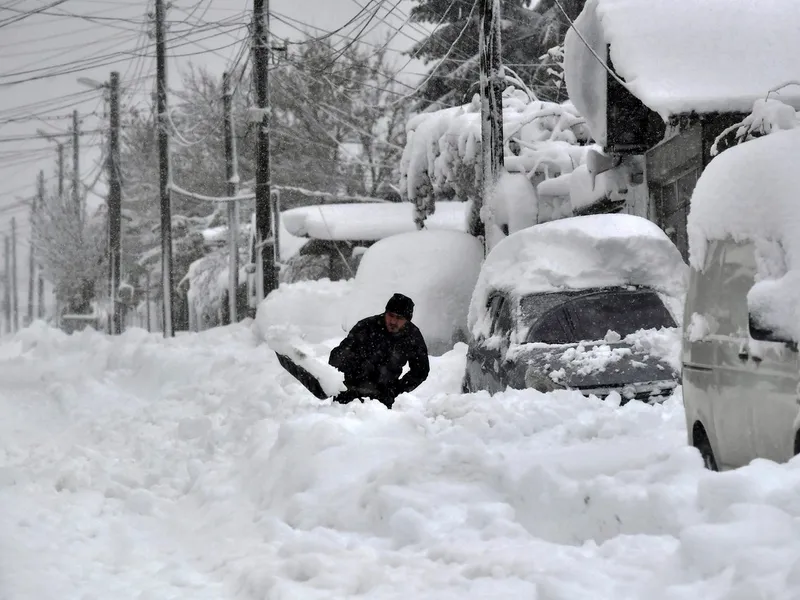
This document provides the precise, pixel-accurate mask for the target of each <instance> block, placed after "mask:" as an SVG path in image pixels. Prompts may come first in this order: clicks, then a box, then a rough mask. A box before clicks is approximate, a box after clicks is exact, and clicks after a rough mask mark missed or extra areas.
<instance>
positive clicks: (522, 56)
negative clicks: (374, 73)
mask: <svg viewBox="0 0 800 600" xmlns="http://www.w3.org/2000/svg"><path fill="white" fill-rule="evenodd" d="M585 1H586V0H559V2H560V4H561V7H563V9H564V10H565V11H566V13H567V15H569V18H570V20H574V19H575V18H576V17H577V16H578V14H580V11H581V10H582V9H583V5H584V4H585ZM501 16H502V19H503V21H502V23H503V41H502V58H503V63H504V64H505V65H506V66H508V67H509V68H510V69H511V70H513V71H514V72H515V73H517V74H518V75H519V77H520V79H521V80H522V81H523V82H525V83H526V84H527V85H528V86H529V87H531V88H532V89H533V91H534V92H535V93H536V95H537V97H538V98H540V99H541V100H548V101H552V102H562V101H563V100H565V99H566V91H565V90H564V89H561V88H559V87H558V86H555V85H554V84H553V77H552V73H551V72H550V71H551V70H552V68H553V66H554V64H555V63H557V62H558V58H557V56H552V55H550V54H548V53H549V51H550V49H551V48H554V47H556V46H558V45H559V44H561V43H563V40H564V36H565V35H566V31H567V28H568V27H569V24H568V21H567V18H566V17H565V16H564V13H563V12H562V11H561V8H559V6H558V4H556V3H555V2H554V0H540V1H539V2H536V1H531V0H501ZM411 18H412V20H414V21H417V22H420V23H425V24H427V25H429V26H433V27H434V30H433V32H432V33H431V34H430V36H428V37H426V38H425V39H424V40H422V41H420V42H419V43H418V44H416V45H415V46H414V47H413V48H411V50H410V51H409V54H410V55H411V56H414V57H416V58H420V59H423V60H424V61H426V63H430V69H429V73H431V72H432V73H433V76H432V77H430V79H428V80H427V82H426V83H425V84H424V85H423V86H422V89H421V90H420V94H419V95H420V99H421V100H422V106H423V107H424V106H427V105H428V104H431V103H434V102H436V103H437V107H438V108H442V107H446V106H455V105H459V104H463V103H466V102H469V101H470V100H471V99H472V96H473V95H474V94H475V93H476V92H479V89H478V82H479V68H480V60H479V53H478V50H479V48H478V40H479V31H480V0H417V5H416V6H415V7H414V8H412V10H411Z"/></svg>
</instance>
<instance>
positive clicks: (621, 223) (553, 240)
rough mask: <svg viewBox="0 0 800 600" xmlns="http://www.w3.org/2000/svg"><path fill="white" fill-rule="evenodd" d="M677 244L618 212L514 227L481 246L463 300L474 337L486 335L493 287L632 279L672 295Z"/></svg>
mask: <svg viewBox="0 0 800 600" xmlns="http://www.w3.org/2000/svg"><path fill="white" fill-rule="evenodd" d="M686 276H687V269H686V264H685V263H684V262H683V259H682V258H681V255H680V252H679V251H678V249H677V248H676V247H675V245H674V244H673V243H672V242H671V241H670V239H669V238H668V237H667V236H666V234H665V233H664V232H663V231H662V230H661V229H660V228H659V227H658V226H657V225H655V224H654V223H652V222H651V221H648V220H647V219H643V218H640V217H635V216H632V215H624V214H612V215H589V216H584V217H572V218H568V219H561V220H559V221H553V222H550V223H543V224H541V225H536V226H534V227H530V228H528V229H525V230H523V231H520V232H517V233H515V234H513V235H511V236H509V237H507V238H506V239H504V240H503V241H501V242H500V243H499V244H498V245H497V246H495V248H494V249H492V251H491V252H490V253H489V256H488V257H487V258H486V261H485V262H484V266H483V268H482V269H481V274H480V276H479V278H478V283H477V285H476V287H475V292H474V294H473V296H472V302H471V304H470V314H469V323H470V329H471V330H472V333H473V335H475V336H476V337H478V336H480V335H483V336H486V335H488V330H487V327H488V324H487V323H486V319H485V316H486V301H487V299H488V295H489V293H490V292H491V291H493V290H502V291H506V292H510V293H511V294H512V295H513V296H515V297H520V296H523V295H528V294H532V293H537V292H555V291H565V290H570V289H572V290H575V289H589V288H602V287H617V286H625V285H638V286H643V287H651V288H653V289H655V290H658V291H660V292H664V293H665V294H667V295H670V296H673V297H680V296H681V295H682V294H683V293H684V290H685V285H686Z"/></svg>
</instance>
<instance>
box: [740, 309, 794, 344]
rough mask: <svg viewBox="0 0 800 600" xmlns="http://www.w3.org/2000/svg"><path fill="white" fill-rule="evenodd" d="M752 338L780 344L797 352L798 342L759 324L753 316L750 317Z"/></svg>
mask: <svg viewBox="0 0 800 600" xmlns="http://www.w3.org/2000/svg"><path fill="white" fill-rule="evenodd" d="M748 321H749V326H750V337H751V338H752V339H754V340H756V341H759V342H778V343H781V344H786V346H787V347H788V348H790V349H791V350H793V351H795V352H797V342H796V341H795V340H792V339H789V337H788V336H784V335H781V334H779V333H777V332H775V331H773V330H772V329H769V328H768V327H765V326H763V325H761V324H760V323H758V321H757V320H756V319H755V318H754V317H753V314H752V313H750V314H749V315H748Z"/></svg>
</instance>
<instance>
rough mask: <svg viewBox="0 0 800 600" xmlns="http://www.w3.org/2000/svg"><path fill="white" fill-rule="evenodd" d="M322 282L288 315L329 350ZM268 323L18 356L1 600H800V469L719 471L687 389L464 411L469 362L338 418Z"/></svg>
mask: <svg viewBox="0 0 800 600" xmlns="http://www.w3.org/2000/svg"><path fill="white" fill-rule="evenodd" d="M322 288H324V292H325V293H322V294H315V293H314V286H312V285H309V284H305V285H304V286H301V287H300V288H299V290H302V292H303V293H300V291H298V290H294V291H292V290H291V288H289V291H287V292H282V293H281V297H282V298H283V299H284V300H285V301H286V302H285V303H282V302H281V301H280V299H279V298H275V299H271V302H272V311H273V313H275V314H274V316H273V319H275V320H276V321H278V320H280V314H279V313H281V311H287V312H286V313H284V316H285V315H286V314H288V311H290V310H291V311H300V312H303V313H304V314H308V315H317V319H318V320H317V327H316V333H315V338H314V339H310V338H308V341H309V343H310V344H313V345H315V348H317V349H318V350H319V351H320V352H322V353H323V354H324V351H325V349H326V348H330V346H332V345H333V344H334V343H336V341H337V338H339V339H340V338H341V336H342V335H343V334H342V332H341V329H340V327H339V323H338V322H333V323H329V324H328V327H329V329H328V332H329V337H330V338H331V339H328V340H326V339H325V338H324V335H323V334H324V333H325V332H324V330H323V324H322V322H321V319H320V318H319V314H320V313H322V311H323V308H324V307H326V306H328V304H329V303H330V299H331V298H332V297H333V295H334V294H333V292H332V289H331V286H330V284H326V285H323V286H322ZM342 296H344V294H342ZM298 304H301V305H302V306H298ZM252 325H253V323H252V322H249V323H244V324H240V325H236V326H232V327H227V328H221V329H215V330H211V331H207V332H204V333H201V334H188V335H179V336H178V337H176V338H175V339H172V340H168V341H164V340H163V339H162V338H160V337H159V336H157V335H148V334H146V333H144V332H142V331H138V330H134V331H129V332H127V333H126V334H124V335H123V336H121V337H119V338H116V339H114V338H109V337H106V336H103V335H100V334H96V333H82V334H79V335H74V336H72V337H67V336H64V335H63V334H61V333H59V332H57V331H54V330H51V329H47V328H46V327H44V326H43V325H41V324H39V323H37V324H35V325H34V326H33V327H32V328H30V329H27V330H25V331H23V332H21V333H20V334H18V335H17V336H16V337H14V338H12V339H10V340H9V339H6V340H4V341H2V342H0V373H2V377H1V378H0V414H1V415H2V419H0V456H2V468H1V469H0V597H2V598H3V599H4V600H5V599H8V600H34V599H35V600H45V599H47V600H50V599H52V598H60V599H64V600H67V599H69V600H72V599H81V600H89V599H101V598H102V599H122V598H140V599H142V600H144V599H147V600H155V599H158V600H161V599H166V598H171V599H177V600H183V599H186V600H198V599H209V600H211V599H214V600H223V599H234V598H235V599H242V600H243V599H264V598H269V599H270V600H272V599H276V600H282V599H286V600H288V599H291V600H298V599H326V600H328V599H333V598H336V599H345V598H367V599H386V598H393V599H395V598H396V599H399V598H414V599H437V600H442V599H453V600H455V599H458V600H465V599H471V598H476V599H477V598H480V599H486V598H531V599H536V600H590V599H591V600H598V599H614V600H618V599H642V600H650V599H659V600H683V599H691V600H696V599H697V598H704V599H712V600H721V599H726V600H744V599H748V600H749V599H753V598H769V599H771V600H773V599H786V600H789V599H793V598H797V597H800V541H798V540H800V535H798V534H800V530H799V529H798V527H799V526H798V524H797V523H798V518H799V517H800V500H799V498H800V493H798V492H799V491H800V462H798V461H793V462H792V463H790V464H788V465H783V466H777V465H775V464H773V463H769V462H767V461H757V462H755V463H754V464H753V465H751V466H749V467H747V468H744V469H741V470H739V471H736V472H731V473H724V474H715V473H709V472H706V471H704V470H703V468H702V465H701V461H700V458H699V455H698V454H697V453H696V452H695V451H694V450H692V449H689V448H687V447H686V436H685V431H684V417H683V410H682V406H681V399H680V395H679V394H678V395H677V396H676V397H674V398H672V399H670V400H669V401H667V402H666V403H665V404H663V405H657V406H645V405H642V404H640V403H638V402H631V403H629V404H627V405H626V406H624V407H622V408H616V407H614V406H613V403H602V402H599V401H597V400H595V399H586V398H583V397H582V396H580V395H579V394H577V393H571V392H556V393H552V394H540V393H537V392H534V391H526V392H519V391H509V392H506V393H501V394H498V395H496V396H494V397H491V398H490V397H489V396H488V395H486V394H483V393H479V394H470V395H460V394H458V393H456V391H457V389H458V386H459V381H460V377H461V373H462V370H463V366H464V355H465V346H464V345H459V346H458V347H457V348H456V349H455V350H453V351H452V352H450V353H448V354H446V355H444V356H442V357H441V358H434V359H433V361H432V373H431V377H430V379H429V380H428V381H427V382H426V383H425V384H423V386H422V387H420V388H419V389H418V390H416V391H415V392H414V393H413V394H406V395H402V396H400V397H399V398H398V401H397V404H396V409H395V410H392V411H387V410H386V409H385V408H384V407H383V406H382V405H380V404H378V403H376V402H370V403H368V404H365V405H361V404H356V405H351V406H338V405H337V406H332V405H330V403H329V402H319V401H317V400H316V399H314V398H313V397H311V395H310V394H308V393H307V392H305V391H304V390H303V389H302V388H301V386H300V385H299V384H297V383H296V382H294V381H293V380H292V378H291V377H290V376H289V375H287V374H285V373H284V372H283V371H282V370H281V369H280V368H279V367H278V365H277V362H276V360H275V358H274V355H273V354H272V353H271V352H270V351H269V350H268V349H267V348H266V346H265V345H264V344H259V343H258V338H257V336H256V335H255V334H254V332H253V331H252Z"/></svg>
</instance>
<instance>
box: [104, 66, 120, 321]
mask: <svg viewBox="0 0 800 600" xmlns="http://www.w3.org/2000/svg"><path fill="white" fill-rule="evenodd" d="M108 88H109V100H110V101H109V104H110V113H109V121H110V125H111V128H110V132H109V140H108V163H107V165H108V242H109V257H108V268H109V278H108V279H109V285H110V286H111V290H110V292H111V311H112V314H111V334H112V335H119V334H120V333H122V307H121V306H120V303H119V302H118V301H117V295H118V293H119V280H120V266H121V260H120V257H121V254H122V251H121V248H122V182H121V181H120V172H119V73H118V72H117V71H112V73H111V79H110V82H109V86H108Z"/></svg>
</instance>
